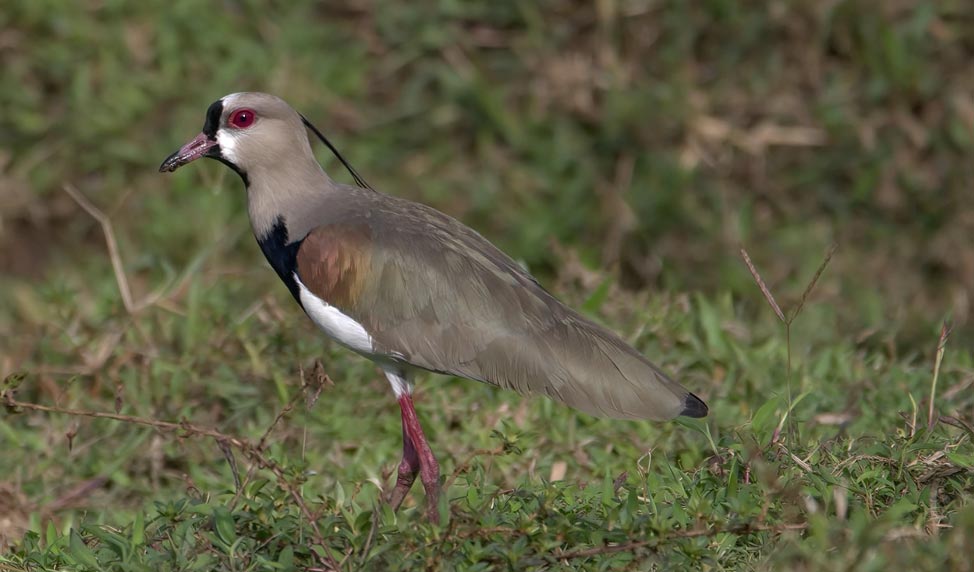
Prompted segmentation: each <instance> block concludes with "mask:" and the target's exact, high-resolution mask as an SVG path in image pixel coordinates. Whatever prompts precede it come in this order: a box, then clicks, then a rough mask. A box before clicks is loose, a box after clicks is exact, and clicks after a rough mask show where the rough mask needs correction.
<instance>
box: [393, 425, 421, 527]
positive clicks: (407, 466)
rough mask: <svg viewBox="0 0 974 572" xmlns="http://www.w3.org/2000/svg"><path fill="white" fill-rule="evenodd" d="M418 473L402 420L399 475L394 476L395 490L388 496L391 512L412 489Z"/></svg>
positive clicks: (415, 455) (413, 453) (412, 449)
mask: <svg viewBox="0 0 974 572" xmlns="http://www.w3.org/2000/svg"><path fill="white" fill-rule="evenodd" d="M418 473H419V455H417V454H416V448H415V447H413V441H412V439H410V438H409V437H408V435H407V433H406V419H405V417H403V420H402V461H400V462H399V474H398V475H397V476H396V488H394V489H392V493H391V494H390V495H389V504H390V505H391V506H392V510H398V509H399V505H401V504H402V501H403V499H405V498H406V493H408V492H409V489H410V488H412V486H413V482H414V481H415V480H416V475H417V474H418Z"/></svg>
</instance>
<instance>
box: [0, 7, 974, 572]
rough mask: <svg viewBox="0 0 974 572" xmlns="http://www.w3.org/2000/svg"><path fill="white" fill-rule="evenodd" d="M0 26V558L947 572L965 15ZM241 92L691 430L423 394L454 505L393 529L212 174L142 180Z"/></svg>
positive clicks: (33, 563) (487, 391)
mask: <svg viewBox="0 0 974 572" xmlns="http://www.w3.org/2000/svg"><path fill="white" fill-rule="evenodd" d="M8 4H10V6H5V9H4V11H3V14H0V53H2V54H3V58H4V65H3V66H2V67H0V78H2V80H3V81H0V106H2V108H3V109H4V110H5V112H4V113H3V114H2V115H0V141H2V142H3V150H2V151H0V199H2V200H0V273H2V274H3V276H4V278H3V280H2V281H0V299H3V300H4V303H3V304H0V379H3V380H4V381H3V383H4V385H3V388H2V391H3V392H4V396H5V397H4V402H5V405H6V407H5V409H4V410H2V411H0V443H2V447H3V451H4V452H3V455H0V546H5V548H2V549H0V550H2V551H0V570H8V569H9V570H23V569H27V570H41V569H79V570H85V569H97V570H103V569H109V570H114V569H119V570H121V569H124V570H141V569H153V570H213V569H220V570H263V569H279V570H289V569H309V568H327V567H329V566H334V565H335V564H337V565H338V566H339V567H340V568H342V569H349V570H355V569H363V570H373V569H374V570H393V569H441V570H477V569H516V570H551V569H563V568H572V569H582V570H616V569H632V570H643V569H681V568H701V569H710V570H752V569H759V570H778V569H789V570H792V569H793V570H833V569H845V570H877V569H883V568H890V567H895V568H896V569H918V570H924V569H945V570H951V569H953V570H966V569H970V568H972V566H974V563H972V562H971V556H970V555H971V554H974V547H972V546H971V538H974V506H972V497H974V494H972V491H974V447H972V445H971V438H972V437H974V427H972V424H974V418H972V415H974V413H972V411H974V399H972V397H971V391H970V389H971V385H972V380H974V363H972V357H971V354H970V352H969V351H968V350H967V349H966V348H967V344H968V342H969V340H970V339H971V331H972V330H971V328H970V326H969V324H968V319H969V315H968V314H969V308H968V305H967V304H966V300H967V299H968V296H969V293H970V292H971V290H972V289H974V284H972V283H970V276H971V275H972V274H971V273H970V272H969V268H971V261H970V260H969V259H970V256H971V255H970V249H969V248H967V247H966V245H967V244H968V243H969V236H970V232H969V231H970V228H969V221H970V220H972V219H971V216H970V215H971V213H970V210H969V207H968V203H969V201H967V200H966V198H965V197H966V196H967V194H968V193H969V190H970V188H971V185H972V184H974V179H972V174H971V171H970V169H969V168H968V164H969V163H970V161H969V160H968V159H969V156H970V150H971V148H972V147H971V145H972V144H974V114H972V112H971V109H972V107H971V102H970V93H971V87H972V85H971V83H970V82H971V81H972V80H971V76H970V74H969V73H964V72H965V71H966V70H967V68H968V67H969V61H970V57H971V54H972V48H971V46H972V43H971V42H972V39H971V35H970V32H969V30H967V29H965V28H964V27H963V26H962V23H963V22H965V21H969V19H970V17H971V9H970V8H969V7H968V5H967V3H963V2H950V1H947V2H936V3H935V2H913V3H889V4H884V6H883V7H882V8H879V9H877V8H875V7H874V6H872V5H871V4H868V3H864V2H855V1H844V2H839V3H834V4H832V5H830V6H829V7H828V8H812V7H811V5H808V6H806V5H805V4H803V3H781V4H778V5H775V6H773V7H772V8H768V7H765V6H758V5H755V6H749V5H739V4H735V3H728V2H704V3H696V4H685V3H679V2H662V3H653V4H642V3H638V2H635V3H632V2H629V3H611V2H608V3H595V4H592V5H587V4H582V5H576V4H575V3H569V2H563V1H551V2H544V3H541V4H538V5H531V6H527V5H523V3H506V2H497V3H489V4H483V5H472V4H461V3H453V2H438V3H436V4H435V5H433V6H430V7H429V8H428V9H424V10H418V9H415V8H413V7H410V6H408V5H401V4H400V3H394V2H385V1H383V0H377V1H376V2H372V3H368V4H363V3H358V2H348V3H339V4H335V5H334V6H332V5H329V7H328V8H327V9H326V8H324V7H319V6H316V5H314V4H313V3H310V2H296V3H288V4H275V3H270V2H261V1H253V2H228V3H224V4H222V5H221V6H222V8H221V9H220V10H216V9H215V8H211V9H210V10H209V11H201V10H200V8H199V6H198V4H196V3H192V2H180V1H169V2H161V1H155V0H152V1H148V2H142V3H138V4H129V3H125V2H103V3H94V4H92V3H87V4H86V3H72V4H64V3H60V2H44V1H38V0H32V1H14V2H10V3H8ZM253 88H257V89H262V90H266V91H272V92H276V93H279V94H281V95H283V96H285V97H286V98H287V99H288V100H289V101H291V102H292V103H294V104H295V105H296V106H297V107H298V108H299V109H300V110H301V111H302V112H304V113H305V114H306V115H308V116H309V118H311V119H312V121H314V122H315V123H316V124H317V125H318V126H319V127H320V128H322V129H323V130H324V131H325V132H326V133H327V134H328V135H329V137H330V138H331V139H332V140H333V141H334V142H335V143H336V144H337V145H338V146H339V148H340V149H342V151H343V154H345V155H346V157H348V158H349V159H350V160H351V161H352V162H353V164H355V166H356V168H357V169H358V170H359V171H360V172H361V173H362V174H363V175H364V176H365V177H366V178H367V180H369V181H370V183H372V184H373V185H375V186H376V187H377V188H379V189H381V190H385V191H386V192H390V193H394V194H397V195H401V196H406V197H410V198H414V199H418V200H422V201H424V202H427V203H429V204H432V205H434V206H436V207H438V208H440V209H442V210H444V211H446V212H449V213H451V214H453V215H455V216H458V217H460V218H461V219H463V220H464V221H465V222H467V223H468V224H471V225H472V226H474V227H475V228H477V229H478V230H480V231H481V232H482V233H483V234H485V235H486V236H488V237H489V238H490V239H491V240H494V241H495V242H496V243H497V244H499V245H500V246H502V247H503V248H504V249H505V250H506V251H508V252H510V253H512V254H513V255H515V256H516V257H518V258H520V259H521V260H522V261H523V262H524V263H525V264H526V265H527V266H528V267H529V268H531V270H532V271H533V272H535V273H536V274H537V275H538V276H539V277H540V278H541V280H542V281H543V283H544V284H545V285H546V286H548V287H549V288H550V289H552V290H553V291H554V292H556V293H557V294H558V296H559V297H561V298H562V299H563V300H565V301H566V302H569V303H570V304H572V305H573V306H575V307H577V308H580V309H581V310H582V311H583V312H585V313H586V314H587V315H589V316H592V317H593V318H595V319H597V320H600V321H602V322H603V323H605V324H607V325H608V326H610V327H611V328H613V329H614V330H616V331H618V332H619V333H620V334H622V335H623V336H625V337H626V339H628V340H629V341H630V342H631V343H633V344H634V345H635V346H636V347H637V348H639V349H640V350H641V351H643V352H644V353H645V354H646V355H648V356H650V357H651V358H653V359H654V360H656V361H658V362H659V363H660V365H661V366H662V367H663V368H664V369H665V370H666V371H668V372H671V373H672V374H673V375H674V376H676V377H678V378H679V379H680V380H681V381H682V382H683V383H684V384H685V385H686V386H688V387H690V388H691V389H692V390H693V391H694V392H695V393H697V394H698V395H701V397H703V398H704V399H705V400H706V401H707V402H708V404H709V405H710V406H711V415H710V417H708V418H707V419H706V420H703V421H699V422H698V421H678V422H674V423H667V424H650V423H638V422H637V423H634V422H619V421H609V420H598V419H594V418H591V417H587V416H585V415H582V414H577V413H574V412H572V411H570V410H568V409H566V408H563V407H560V406H558V405H556V404H554V403H552V402H549V401H547V400H544V399H540V398H538V399H531V398H523V397H519V396H517V395H514V394H512V393H506V392H501V391H498V390H495V389H493V388H490V387H487V386H483V385H481V384H477V383H475V382H468V381H463V380H456V379H447V378H440V377H434V376H431V377H430V378H428V379H422V380H421V381H420V384H419V386H418V399H417V407H418V409H419V414H420V418H421V421H422V422H423V424H424V427H425V428H426V430H427V434H428V436H429V437H430V439H431V445H432V447H433V450H434V451H435V452H436V453H437V455H438V458H439V459H440V462H441V467H442V470H443V474H444V479H445V485H446V486H445V490H446V495H445V501H444V503H443V504H442V506H441V510H442V511H443V514H444V516H448V517H449V518H448V519H445V524H444V525H442V526H434V525H430V524H429V523H427V522H426V521H425V520H424V519H423V518H422V506H423V502H422V501H423V498H422V490H421V487H418V486H417V487H416V489H415V490H414V491H413V493H412V495H411V496H410V497H408V498H407V501H406V504H405V505H404V507H403V509H402V510H401V511H400V512H399V513H398V514H392V513H390V512H389V510H388V509H387V508H386V507H385V506H384V505H382V503H381V502H379V497H380V493H381V491H383V490H385V488H387V487H388V486H389V485H390V482H391V478H392V475H393V474H394V470H395V467H396V464H397V462H398V455H399V450H400V446H401V440H400V439H401V437H400V434H399V432H400V425H399V419H398V410H397V407H396V404H395V402H394V400H393V399H391V395H390V392H389V390H388V387H387V384H386V382H385V381H384V380H383V379H382V376H381V375H380V374H379V372H378V371H376V369H375V368H374V367H373V366H372V365H371V364H369V363H368V362H366V361H364V360H362V359H361V358H358V357H356V356H354V355H352V354H350V353H349V352H347V351H344V350H342V349H341V348H339V347H337V346H335V345H334V344H331V343H330V342H328V341H327V340H325V339H324V338H323V337H322V336H321V335H320V334H319V333H318V332H317V331H315V329H314V328H313V326H312V325H311V324H310V323H309V322H308V321H307V319H306V318H305V317H303V316H302V315H301V314H300V311H299V310H298V309H297V308H296V307H295V306H294V304H293V302H292V301H291V300H290V299H289V298H288V295H287V292H286V290H285V289H284V288H283V287H282V286H281V285H280V284H278V283H277V279H276V277H275V276H274V275H273V273H272V272H270V271H269V269H268V268H266V264H265V263H264V261H263V260H262V259H261V258H260V254H259V253H258V249H257V248H256V247H255V245H254V244H253V239H252V238H251V237H250V235H249V228H248V227H247V222H246V220H245V219H246V216H245V215H244V212H245V209H244V197H243V195H242V193H241V190H240V188H239V182H238V181H237V180H236V179H235V177H234V176H233V175H232V173H228V172H227V170H226V169H225V168H223V167H222V166H220V165H217V164H215V163H213V164H208V165H201V166H200V167H199V168H196V169H184V170H181V171H179V172H178V173H176V174H174V175H173V176H162V175H159V174H157V173H156V172H155V170H156V167H157V166H158V163H159V162H160V161H161V160H162V158H164V157H165V156H166V155H168V153H169V152H171V151H172V150H173V149H174V148H175V147H176V146H178V145H179V144H181V143H182V142H184V141H185V140H186V139H188V138H189V137H191V136H192V135H194V134H195V133H196V130H197V129H198V128H199V126H200V124H201V122H202V116H203V111H204V110H205V107H206V105H208V104H209V103H210V102H211V101H212V100H213V99H215V98H217V97H219V96H221V95H223V94H225V93H228V92H231V91H239V90H242V89H253ZM319 154H320V156H321V158H322V160H323V162H324V163H325V165H326V167H328V168H329V169H330V170H331V171H333V172H334V174H336V175H338V174H339V172H338V170H337V169H336V165H335V162H334V161H333V160H331V159H330V158H328V157H327V153H325V152H324V151H323V150H321V149H319ZM340 176H344V175H343V174H342V175H340ZM66 184H67V185H70V187H68V188H73V189H77V193H78V194H80V195H81V196H83V197H86V198H87V200H88V201H90V203H91V204H92V206H93V207H94V208H95V209H97V212H100V213H104V215H105V217H107V220H108V222H109V223H110V228H111V230H112V231H113V234H114V236H115V238H116V242H117V256H116V257H115V261H116V266H115V267H113V259H112V257H111V256H109V254H108V251H107V249H106V245H105V239H104V234H103V228H102V226H100V225H99V223H98V222H97V221H96V220H95V219H93V218H92V217H91V216H90V214H89V213H87V212H85V210H83V209H82V208H81V207H79V206H78V203H77V202H76V201H75V200H74V199H73V198H72V197H71V196H70V195H69V194H67V193H65V192H64V190H63V189H64V186H65V185H66ZM833 242H834V243H836V244H838V250H837V251H836V252H835V255H834V256H833V258H832V260H831V262H830V264H829V266H828V268H827V269H826V270H825V271H824V273H822V274H821V277H820V279H819V280H818V284H817V285H816V286H815V289H814V290H812V291H811V292H810V293H809V292H808V291H807V290H806V286H807V284H808V281H809V280H810V277H812V276H814V275H815V274H816V269H817V268H819V265H820V264H821V262H822V257H823V254H824V253H825V252H826V251H827V249H828V245H829V244H831V243H833ZM741 245H743V246H745V247H746V249H747V252H748V253H749V254H750V258H751V259H753V262H752V263H751V266H752V267H753V268H754V269H755V270H760V274H761V276H763V282H764V283H765V285H766V286H765V288H766V290H767V291H768V293H769V294H768V295H769V296H773V298H774V299H776V301H777V302H776V304H780V308H783V309H784V310H783V311H782V312H780V313H777V315H776V312H774V311H773V310H772V309H769V308H768V307H767V306H766V305H765V300H766V299H767V297H766V296H763V295H762V290H761V289H760V288H758V286H756V285H755V283H754V280H753V277H752V275H751V272H750V271H749V265H748V264H745V263H744V261H742V260H741V258H740V257H739V256H738V252H739V249H740V247H741ZM116 276H124V278H125V280H124V281H123V282H122V283H123V284H126V286H125V287H124V288H127V289H128V290H129V292H130V293H129V295H127V296H126V295H123V294H122V293H121V291H122V290H120V286H119V281H117V280H116ZM124 288H123V290H124ZM798 307H801V308H802V310H801V313H800V315H799V314H798V312H797V311H795V310H790V309H793V308H798ZM796 316H797V317H796ZM945 316H949V317H950V318H951V320H952V323H953V329H952V330H950V332H949V334H950V335H949V337H948V336H947V334H948V330H947V329H946V328H944V329H942V324H943V321H944V317H945ZM779 317H787V322H788V324H787V333H785V331H783V330H782V324H781V320H779ZM789 364H790V365H789ZM789 387H790V391H789ZM319 392H320V393H319ZM316 395H317V397H315V396H316ZM39 408H47V409H48V410H46V411H45V410H41V409H39ZM67 412H73V413H71V414H69V413H67ZM79 412H86V413H96V414H97V415H95V416H91V415H80V416H79V415H78V413H79ZM113 417H114V418H113ZM786 428H787V430H785V429H786Z"/></svg>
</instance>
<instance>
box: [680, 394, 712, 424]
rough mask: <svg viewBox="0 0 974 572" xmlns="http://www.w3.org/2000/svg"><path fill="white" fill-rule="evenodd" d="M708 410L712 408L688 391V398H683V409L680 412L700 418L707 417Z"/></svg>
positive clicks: (685, 415)
mask: <svg viewBox="0 0 974 572" xmlns="http://www.w3.org/2000/svg"><path fill="white" fill-rule="evenodd" d="M708 411H710V410H709V409H708V408H707V404H706V403H704V402H703V400H702V399H700V398H699V397H697V396H696V395H694V394H692V393H688V394H687V397H686V399H684V400H683V411H681V412H680V415H683V416H684V417H697V418H699V417H706V416H707V412H708Z"/></svg>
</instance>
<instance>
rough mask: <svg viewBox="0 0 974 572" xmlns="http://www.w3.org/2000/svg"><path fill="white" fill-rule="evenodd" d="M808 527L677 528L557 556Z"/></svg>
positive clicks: (572, 556) (562, 556) (792, 525)
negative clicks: (684, 539) (678, 539)
mask: <svg viewBox="0 0 974 572" xmlns="http://www.w3.org/2000/svg"><path fill="white" fill-rule="evenodd" d="M806 528H808V523H805V522H796V523H783V524H751V523H744V524H740V525H736V526H731V527H728V528H721V527H719V526H717V527H713V528H694V529H690V530H676V531H673V532H670V533H667V534H663V535H660V537H658V538H654V539H652V540H637V541H634V542H624V543H622V544H613V545H609V546H597V547H595V548H586V549H584V550H572V551H569V552H562V553H561V554H557V555H556V556H555V558H557V559H558V560H569V559H573V558H587V557H589V556H598V555H600V554H612V553H615V552H626V551H628V550H634V549H636V548H642V547H644V546H653V547H655V545H658V544H659V543H660V542H664V541H666V540H670V539H674V538H698V537H701V536H708V537H709V536H716V535H718V534H723V533H731V534H752V533H755V532H774V533H776V534H777V533H781V532H785V531H788V530H805V529H806Z"/></svg>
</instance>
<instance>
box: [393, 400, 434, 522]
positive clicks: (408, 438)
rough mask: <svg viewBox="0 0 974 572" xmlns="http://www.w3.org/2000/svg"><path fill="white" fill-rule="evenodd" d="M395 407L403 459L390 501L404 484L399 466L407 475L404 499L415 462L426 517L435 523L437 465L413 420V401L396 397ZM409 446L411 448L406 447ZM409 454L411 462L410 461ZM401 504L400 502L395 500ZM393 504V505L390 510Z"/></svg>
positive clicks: (400, 500)
mask: <svg viewBox="0 0 974 572" xmlns="http://www.w3.org/2000/svg"><path fill="white" fill-rule="evenodd" d="M399 408H400V409H401V410H402V429H403V435H402V439H403V460H402V463H400V465H399V478H398V479H397V481H396V489H395V490H393V496H392V498H390V502H393V501H395V500H396V497H395V495H396V494H397V492H398V491H399V489H400V483H404V482H405V481H404V479H403V473H404V471H403V465H405V466H406V471H405V472H406V473H411V474H410V476H409V477H408V479H409V480H408V482H409V484H408V485H405V487H404V490H403V492H402V495H403V496H405V494H406V491H408V490H409V486H410V485H412V482H413V480H414V479H415V478H416V463H415V462H410V461H416V460H418V462H419V478H420V479H421V480H422V481H423V488H424V489H426V517H427V518H429V519H430V521H431V522H439V520H440V511H439V501H440V465H439V463H437V462H436V457H434V456H433V451H432V450H431V449H430V446H429V443H427V442H426V436H425V435H423V428H422V427H421V426H420V425H419V418H417V417H416V409H415V408H414V407H413V398H412V396H411V395H409V394H408V393H404V394H402V396H400V397H399ZM410 445H411V447H410ZM410 452H411V453H412V459H410ZM399 502H402V499H401V498H400V499H399ZM395 506H397V505H395V504H393V507H395Z"/></svg>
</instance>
